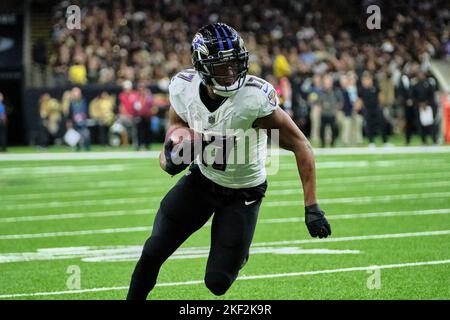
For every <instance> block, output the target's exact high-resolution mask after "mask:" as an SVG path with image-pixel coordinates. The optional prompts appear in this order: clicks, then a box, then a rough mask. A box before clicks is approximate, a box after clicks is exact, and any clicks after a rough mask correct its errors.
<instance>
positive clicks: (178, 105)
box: [169, 76, 188, 122]
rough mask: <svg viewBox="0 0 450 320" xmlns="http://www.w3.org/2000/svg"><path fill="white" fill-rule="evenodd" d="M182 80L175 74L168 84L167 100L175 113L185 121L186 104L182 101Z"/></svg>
mask: <svg viewBox="0 0 450 320" xmlns="http://www.w3.org/2000/svg"><path fill="white" fill-rule="evenodd" d="M181 81H183V80H181V79H178V78H177V76H174V77H173V78H172V80H171V81H170V84H169V101H170V105H171V106H172V108H173V109H174V110H175V112H176V113H177V115H178V116H179V117H180V118H181V119H182V120H183V121H184V122H188V121H187V118H188V117H187V110H186V105H185V103H183V99H182V96H183V92H184V87H183V83H182V82H181Z"/></svg>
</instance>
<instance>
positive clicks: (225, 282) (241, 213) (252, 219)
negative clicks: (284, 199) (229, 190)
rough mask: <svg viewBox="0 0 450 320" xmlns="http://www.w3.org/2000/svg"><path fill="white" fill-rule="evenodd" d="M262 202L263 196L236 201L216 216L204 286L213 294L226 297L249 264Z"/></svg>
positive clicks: (213, 223) (212, 228) (212, 227)
mask: <svg viewBox="0 0 450 320" xmlns="http://www.w3.org/2000/svg"><path fill="white" fill-rule="evenodd" d="M261 202H262V197H259V198H253V199H250V198H247V199H244V198H236V199H233V200H231V202H230V204H229V205H227V206H225V207H223V208H221V209H220V210H217V211H216V213H215V214H214V218H213V221H212V226H211V249H210V253H209V257H208V262H207V266H206V273H205V284H206V286H207V287H208V289H209V290H210V291H211V292H212V293H213V294H215V295H222V294H224V293H225V292H226V291H227V290H228V289H229V288H230V286H231V285H232V283H233V282H234V280H236V278H237V275H238V273H239V270H240V269H241V267H242V266H243V264H244V263H246V261H247V259H248V254H249V248H250V244H251V242H252V239H253V234H254V232H255V227H256V221H257V218H258V212H259V207H260V205H261Z"/></svg>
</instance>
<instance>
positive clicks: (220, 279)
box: [205, 272, 232, 296]
mask: <svg viewBox="0 0 450 320" xmlns="http://www.w3.org/2000/svg"><path fill="white" fill-rule="evenodd" d="M231 283H232V281H231V280H230V278H229V277H228V276H227V275H226V274H225V273H223V272H207V273H206V275H205V285H206V287H207V288H208V289H209V291H211V292H212V293H213V294H214V295H216V296H221V295H223V294H225V292H227V290H228V289H229V288H230V286H231Z"/></svg>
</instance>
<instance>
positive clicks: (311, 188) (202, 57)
mask: <svg viewBox="0 0 450 320" xmlns="http://www.w3.org/2000/svg"><path fill="white" fill-rule="evenodd" d="M191 52H192V62H193V67H194V68H193V69H187V70H184V71H182V72H180V73H178V74H177V75H175V76H174V77H173V78H172V80H171V83H170V86H169V96H170V103H171V108H170V112H169V113H170V127H169V129H168V132H172V131H173V130H174V129H176V128H180V127H185V128H193V129H194V130H195V132H197V133H200V134H201V135H202V136H203V138H202V140H206V141H207V142H208V143H211V142H212V141H214V139H212V138H211V139H210V138H208V137H210V136H215V137H216V138H217V135H219V136H220V135H223V134H224V132H225V131H226V133H227V134H228V136H225V137H224V139H228V138H229V136H230V134H229V133H230V130H231V132H233V130H235V131H236V132H237V131H238V130H259V131H261V134H260V135H259V137H258V138H257V140H256V143H253V144H251V145H250V146H249V149H250V150H249V151H248V152H249V153H251V152H252V151H262V150H264V149H266V148H267V134H266V132H265V131H266V130H278V132H279V143H280V146H281V147H282V148H284V149H287V150H290V151H292V152H293V153H294V154H295V158H296V162H297V167H298V171H299V175H300V178H301V183H302V186H303V191H304V204H305V222H306V226H307V228H308V231H309V233H310V234H311V236H312V237H319V238H326V237H327V236H329V235H331V228H330V225H329V223H328V222H327V219H326V218H325V214H324V212H323V211H322V210H321V208H320V207H319V204H318V200H317V196H316V176H315V163H314V156H313V151H312V148H311V145H310V143H309V142H308V140H307V139H306V137H305V136H304V135H303V133H302V132H301V131H300V130H299V129H298V127H297V126H296V125H295V123H294V122H293V121H292V120H291V118H290V117H289V115H287V114H286V113H285V112H284V111H283V110H282V109H281V108H280V107H279V106H278V98H277V96H276V92H275V89H274V88H273V87H272V85H270V84H269V83H268V82H266V81H264V80H262V79H260V78H258V77H255V76H251V75H248V74H247V70H248V58H249V53H248V51H247V50H246V48H245V45H244V41H243V40H242V38H241V37H240V36H239V34H238V33H237V32H236V31H235V30H234V29H233V28H231V27H229V26H228V25H226V24H223V23H214V24H209V25H207V26H204V27H202V28H201V29H200V30H199V31H198V32H197V34H196V35H195V37H194V39H193V41H192V46H191ZM263 129H265V130H263ZM231 136H232V135H231ZM205 137H206V138H205ZM234 138H235V137H234ZM216 140H217V139H216ZM234 142H235V141H234ZM234 145H235V144H233V143H232V144H231V146H234ZM227 146H228V144H227ZM173 148H174V141H173V140H172V139H170V134H169V137H168V138H167V139H166V142H165V145H164V150H163V151H162V152H161V156H160V164H161V167H162V168H163V169H164V170H165V171H166V172H168V173H169V174H170V175H175V174H177V173H179V172H181V171H183V170H184V169H185V168H186V167H188V166H189V161H188V163H186V161H185V162H181V163H180V161H175V159H174V158H173V157H174V152H172V151H173V150H172V149H173ZM222 148H224V146H223V145H222ZM225 153H226V154H228V152H225ZM203 154H204V153H197V154H196V155H195V154H194V155H195V160H194V161H193V163H192V164H191V165H190V167H189V171H188V172H187V173H186V174H185V175H184V176H183V177H182V178H181V179H180V180H179V181H178V182H177V183H176V185H175V186H174V187H173V188H172V189H171V190H170V191H169V192H168V193H167V194H166V195H165V197H164V198H163V199H162V201H161V204H160V207H159V210H158V212H157V214H156V217H155V220H154V224H153V229H152V234H151V236H150V238H148V239H147V241H146V242H145V244H144V248H143V251H142V255H141V257H140V259H139V261H138V263H137V265H136V267H135V270H134V272H133V275H132V279H131V284H130V288H129V291H128V296H127V299H146V298H147V295H148V294H149V292H150V291H151V290H152V289H153V287H154V286H155V283H156V279H157V276H158V272H159V269H160V267H161V265H162V264H163V263H164V261H166V259H167V258H169V257H170V256H171V255H172V253H173V252H174V251H175V250H176V249H177V248H178V247H180V245H181V244H182V243H183V242H184V241H185V240H186V239H187V238H188V237H189V236H190V235H192V234H193V233H194V232H195V231H197V230H198V229H200V228H201V227H202V226H203V225H204V224H205V223H206V222H207V221H208V220H209V219H210V217H211V216H213V218H212V225H211V247H210V251H209V257H208V261H207V265H206V272H205V278H204V281H205V285H206V287H207V288H208V289H209V290H210V291H211V292H212V293H213V294H215V295H223V294H224V293H225V292H226V291H227V290H228V289H229V288H230V286H231V285H232V283H233V282H234V281H235V280H236V278H237V275H238V272H239V270H240V269H241V268H242V267H243V265H244V264H245V263H246V262H247V260H248V255H249V248H250V244H251V242H252V238H253V234H254V231H255V226H256V221H257V217H258V211H259V208H260V206H261V202H262V199H263V197H264V193H265V191H266V188H267V182H266V171H265V163H264V160H265V159H264V158H263V157H264V155H265V153H264V152H253V154H255V155H256V158H257V159H256V161H246V162H245V163H240V162H239V163H227V159H226V157H225V159H224V161H220V162H211V161H210V162H209V163H208V161H205V160H204V159H203Z"/></svg>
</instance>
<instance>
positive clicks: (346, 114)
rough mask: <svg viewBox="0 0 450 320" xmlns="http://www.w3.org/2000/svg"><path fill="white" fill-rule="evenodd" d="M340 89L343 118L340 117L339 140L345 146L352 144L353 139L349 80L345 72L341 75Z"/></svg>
mask: <svg viewBox="0 0 450 320" xmlns="http://www.w3.org/2000/svg"><path fill="white" fill-rule="evenodd" d="M340 80H341V90H342V113H343V119H342V133H341V137H342V138H341V140H342V144H343V145H344V146H345V147H348V146H350V145H354V142H353V139H352V135H351V134H352V132H353V131H354V130H353V128H352V125H353V124H354V122H353V121H352V117H353V111H354V110H353V102H352V100H351V98H350V92H349V87H350V81H349V79H348V76H347V75H346V74H344V75H342V76H341V79H340Z"/></svg>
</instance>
